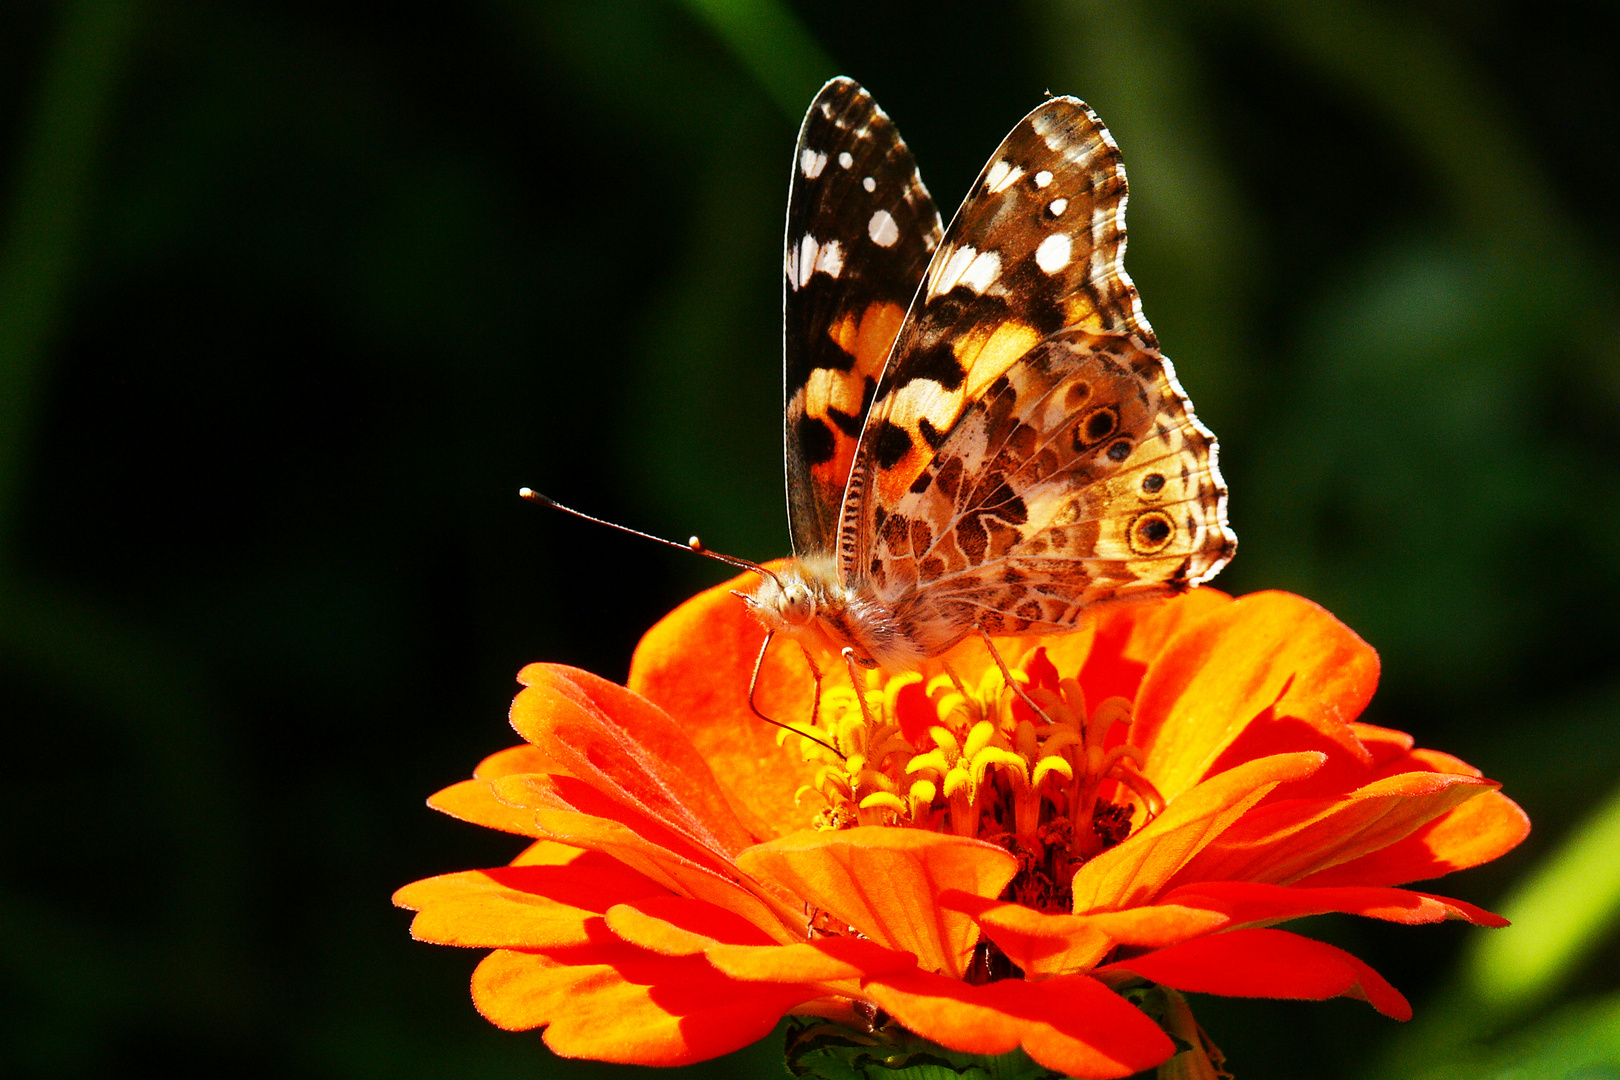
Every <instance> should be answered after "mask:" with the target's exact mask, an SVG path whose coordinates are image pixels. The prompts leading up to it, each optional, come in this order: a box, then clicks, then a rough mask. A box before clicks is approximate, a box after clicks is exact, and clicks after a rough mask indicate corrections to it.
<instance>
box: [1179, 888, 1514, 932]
mask: <svg viewBox="0 0 1620 1080" xmlns="http://www.w3.org/2000/svg"><path fill="white" fill-rule="evenodd" d="M1164 902H1165V903H1166V904H1178V905H1183V906H1185V907H1192V908H1203V909H1207V910H1208V911H1210V912H1220V913H1222V914H1224V915H1225V916H1226V917H1227V919H1228V920H1229V924H1230V925H1232V926H1242V925H1247V924H1258V923H1275V922H1282V921H1283V920H1285V919H1297V918H1301V917H1302V916H1305V915H1325V914H1327V913H1328V912H1340V913H1342V914H1346V915H1361V916H1365V917H1366V918H1369V919H1382V920H1384V921H1385V922H1398V923H1405V924H1407V925H1409V926H1410V925H1418V924H1420V923H1434V922H1441V921H1443V920H1445V919H1463V920H1466V921H1468V922H1471V923H1474V924H1475V925H1476V926H1506V925H1507V920H1506V919H1504V918H1502V917H1501V916H1500V915H1495V914H1492V913H1491V912H1489V911H1486V910H1485V909H1484V908H1480V907H1475V906H1474V905H1473V904H1469V903H1464V902H1463V901H1461V900H1451V899H1448V898H1447V897H1444V896H1433V895H1430V894H1429V893H1419V892H1408V891H1407V890H1405V889H1391V888H1383V887H1373V886H1341V887H1338V888H1321V889H1313V888H1303V887H1300V886H1293V885H1266V884H1261V883H1259V882H1253V881H1201V882H1198V883H1197V884H1194V885H1186V886H1183V887H1182V888H1179V889H1172V890H1171V891H1170V892H1169V893H1166V894H1165V897H1164Z"/></svg>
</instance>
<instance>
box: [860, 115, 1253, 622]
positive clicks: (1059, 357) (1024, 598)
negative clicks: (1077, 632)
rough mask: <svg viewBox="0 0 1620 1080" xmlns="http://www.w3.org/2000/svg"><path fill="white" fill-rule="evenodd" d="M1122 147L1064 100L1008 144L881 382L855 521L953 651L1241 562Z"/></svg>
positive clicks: (885, 588) (889, 595)
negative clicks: (1138, 268)
mask: <svg viewBox="0 0 1620 1080" xmlns="http://www.w3.org/2000/svg"><path fill="white" fill-rule="evenodd" d="M1126 198H1127V187H1126V181H1125V172H1124V167H1123V164H1122V163H1121V160H1120V156H1119V150H1118V148H1117V146H1116V145H1115V143H1114V141H1113V139H1112V138H1111V137H1110V136H1109V134H1108V132H1107V129H1106V128H1104V127H1103V125H1102V123H1101V121H1099V120H1098V119H1097V117H1096V115H1095V114H1094V113H1092V112H1091V110H1090V109H1089V108H1087V107H1086V106H1085V105H1084V104H1083V103H1082V102H1079V101H1077V100H1075V99H1073V98H1054V99H1051V100H1049V101H1047V102H1046V103H1045V104H1043V105H1042V106H1041V107H1040V108H1038V109H1036V110H1035V111H1034V112H1032V113H1030V114H1029V115H1028V116H1026V117H1025V118H1024V120H1023V121H1021V122H1020V123H1019V125H1018V126H1017V127H1015V128H1014V129H1013V131H1012V133H1011V134H1009V135H1008V137H1007V138H1006V140H1004V141H1003V143H1002V145H1001V147H1000V148H999V149H998V150H997V151H996V153H995V155H994V156H992V157H991V159H990V161H989V163H988V164H987V165H986V166H985V168H984V171H983V172H982V173H981V174H980V176H979V179H978V181H977V182H976V184H975V185H974V188H973V189H972V191H971V193H970V194H969V196H968V199H967V200H966V201H965V202H964V204H963V206H962V209H961V210H960V211H959V212H958V214H957V216H956V218H955V220H954V221H953V222H952V224H951V227H950V229H949V230H948V231H947V233H946V236H945V238H944V240H943V242H942V243H941V244H940V246H939V249H938V250H937V251H936V252H935V255H934V258H933V260H932V262H931V263H930V265H929V267H928V269H927V271H926V272H925V274H924V278H923V284H922V287H921V288H920V289H919V291H918V293H917V295H916V297H915V298H914V300H913V303H912V307H911V309H910V311H909V313H908V317H907V320H906V323H905V325H904V326H903V327H902V328H901V331H900V334H899V337H898V339H897V341H896V344H895V346H894V349H893V352H892V354H891V359H890V362H889V365H888V368H887V369H886V371H885V373H884V375H883V378H882V379H881V380H880V382H879V385H878V390H877V400H876V401H875V403H874V404H873V406H872V409H871V411H870V413H869V415H868V418H867V425H866V429H865V432H864V434H863V436H862V440H861V444H860V447H859V450H858V452H857V455H856V462H855V466H854V469H853V472H852V475H851V478H850V482H849V485H848V494H847V495H846V499H845V504H844V507H843V517H842V520H841V525H840V533H839V538H838V544H839V549H838V555H839V559H840V564H841V566H842V568H843V572H844V575H845V577H846V579H849V578H860V579H865V580H868V581H869V582H870V583H871V585H872V587H873V589H874V590H875V592H876V594H877V595H878V596H879V597H881V598H882V599H883V600H884V601H885V602H886V603H890V604H893V605H894V607H895V610H896V614H897V616H898V617H899V619H900V620H901V623H902V627H903V629H902V632H903V633H906V634H908V635H911V636H914V637H916V638H917V639H918V640H919V641H920V642H923V643H925V648H926V649H927V650H929V651H933V650H936V649H938V648H943V647H945V646H946V645H948V644H949V643H950V641H953V640H955V639H956V638H958V637H960V636H961V635H962V634H964V633H966V632H969V631H971V629H972V627H973V625H974V623H975V622H978V623H979V624H981V625H983V626H984V627H985V628H986V629H987V630H991V631H993V632H1007V633H1013V632H1020V631H1026V630H1035V631H1038V630H1049V629H1055V628H1059V627H1064V626H1068V625H1071V624H1072V622H1073V620H1074V618H1075V617H1077V615H1078V613H1079V611H1080V610H1081V609H1083V608H1084V607H1085V606H1086V605H1088V604H1090V603H1094V602H1096V601H1098V600H1101V599H1107V598H1111V597H1114V596H1126V595H1137V594H1145V593H1151V592H1155V591H1166V590H1168V589H1173V588H1177V587H1186V586H1187V585H1189V584H1193V583H1196V582H1198V581H1202V580H1204V579H1206V578H1208V577H1209V576H1211V575H1212V574H1213V573H1214V572H1215V571H1216V570H1218V569H1219V568H1220V566H1222V565H1224V564H1225V562H1226V560H1227V559H1228V558H1229V557H1230V554H1231V549H1232V546H1233V541H1232V538H1231V533H1230V530H1229V529H1228V528H1227V527H1226V522H1225V487H1224V485H1223V484H1222V483H1221V479H1220V474H1219V471H1218V469H1217V467H1216V464H1215V455H1214V440H1213V438H1212V437H1211V436H1210V435H1209V433H1208V431H1207V430H1205V429H1204V428H1203V427H1202V426H1201V425H1199V424H1198V422H1197V420H1196V419H1195V418H1194V417H1193V415H1192V411H1191V406H1190V404H1189V403H1188V401H1187V399H1186V396H1185V394H1183V393H1182V392H1181V389H1180V387H1179V386H1178V385H1177V384H1176V382H1175V377H1174V373H1173V371H1172V370H1171V368H1170V366H1169V363H1168V361H1167V360H1165V359H1164V358H1163V357H1162V356H1161V355H1160V354H1159V353H1158V351H1157V340H1156V338H1155V337H1154V335H1153V331H1152V329H1151V328H1150V327H1149V326H1148V324H1147V321H1146V319H1145V318H1144V317H1143V315H1142V311H1141V305H1140V302H1139V299H1138V296H1137V292H1136V288H1135V286H1134V285H1133V284H1132V283H1131V280H1130V277H1129V276H1128V275H1127V274H1126V273H1125V269H1124V266H1123V257H1124V251H1125V239H1126V238H1125V203H1126Z"/></svg>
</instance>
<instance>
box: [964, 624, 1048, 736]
mask: <svg viewBox="0 0 1620 1080" xmlns="http://www.w3.org/2000/svg"><path fill="white" fill-rule="evenodd" d="M973 629H975V630H977V631H978V632H979V636H980V637H982V638H984V647H985V648H987V649H989V650H990V655H991V657H992V658H994V659H995V662H996V667H998V668H1000V669H1001V677H1002V678H1003V679H1006V680H1007V685H1008V686H1010V687H1012V689H1013V693H1015V694H1017V695H1018V696H1019V697H1020V698H1022V699H1023V701H1024V704H1025V705H1028V706H1029V707H1030V710H1031V711H1032V712H1034V714H1035V715H1036V716H1038V717H1040V718H1041V719H1042V720H1045V721H1046V722H1047V723H1048V724H1050V723H1051V722H1052V718H1051V717H1050V716H1047V715H1046V710H1045V709H1043V708H1041V707H1040V706H1039V705H1037V704H1035V700H1034V699H1033V698H1031V697H1030V696H1029V695H1028V694H1026V693H1024V687H1023V684H1022V683H1018V682H1015V681H1013V677H1012V672H1011V671H1009V670H1007V661H1005V660H1003V659H1002V658H1001V652H1000V651H999V650H998V649H997V648H996V643H995V642H993V641H991V640H990V633H989V631H987V630H986V629H985V628H984V627H982V626H980V625H979V624H978V623H974V624H973Z"/></svg>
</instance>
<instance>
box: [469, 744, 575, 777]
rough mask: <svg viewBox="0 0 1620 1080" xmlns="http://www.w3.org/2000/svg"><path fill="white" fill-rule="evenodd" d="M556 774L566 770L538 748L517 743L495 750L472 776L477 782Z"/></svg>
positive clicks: (480, 763)
mask: <svg viewBox="0 0 1620 1080" xmlns="http://www.w3.org/2000/svg"><path fill="white" fill-rule="evenodd" d="M558 772H567V770H566V769H564V768H563V767H562V765H561V764H560V763H558V762H556V761H554V760H552V758H551V757H550V755H548V754H546V753H544V752H543V751H542V750H541V749H540V748H539V747H538V746H531V745H529V744H528V743H519V744H518V745H517V746H509V747H507V748H506V749H505V750H497V751H495V753H493V754H491V755H489V757H487V758H485V759H484V760H483V761H480V762H479V763H478V768H476V769H474V770H473V776H474V777H476V778H477V779H479V780H499V779H500V778H501V777H503V776H516V775H517V774H519V773H558Z"/></svg>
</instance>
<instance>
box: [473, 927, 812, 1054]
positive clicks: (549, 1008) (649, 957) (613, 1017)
mask: <svg viewBox="0 0 1620 1080" xmlns="http://www.w3.org/2000/svg"><path fill="white" fill-rule="evenodd" d="M600 934H601V935H602V936H603V937H605V938H606V939H607V940H605V941H600V942H597V943H593V944H590V945H584V946H577V947H574V948H570V949H559V950H548V951H545V952H518V951H513V950H506V949H502V950H500V951H497V952H493V953H490V954H489V955H488V956H487V957H485V958H484V960H483V962H482V963H480V964H479V965H478V969H477V970H476V971H475V972H473V980H472V992H473V1004H475V1005H476V1006H477V1007H478V1011H479V1012H481V1013H483V1014H484V1016H485V1017H486V1018H487V1019H489V1021H490V1022H491V1023H493V1024H495V1025H496V1026H498V1027H502V1028H506V1029H507V1030H509V1031H525V1030H528V1029H531V1028H536V1027H540V1026H542V1025H549V1027H547V1030H546V1034H545V1040H546V1045H547V1046H549V1047H551V1049H552V1050H553V1051H555V1052H556V1053H558V1054H561V1055H562V1056H563V1057H585V1058H595V1059H597V1060H599V1061H615V1062H624V1063H628V1064H635V1065H688V1064H691V1063H692V1062H696V1061H704V1060H707V1059H709V1058H713V1057H719V1056H720V1055H721V1054H726V1053H730V1052H731V1051H733V1050H737V1049H740V1048H742V1047H744V1046H747V1045H748V1044H749V1043H751V1042H753V1041H755V1040H756V1039H759V1038H762V1037H764V1036H765V1035H768V1034H769V1033H770V1031H771V1029H772V1028H773V1027H775V1026H776V1022H777V1020H779V1019H780V1018H781V1017H782V1015H783V1014H784V1013H785V1012H787V1011H788V1010H789V1009H791V1008H792V1007H793V1006H795V1005H798V1004H800V1003H801V1002H803V1001H808V1000H811V999H812V998H814V997H815V996H817V992H816V991H815V990H814V989H810V988H803V987H787V986H777V987H773V986H769V985H765V984H760V983H741V982H736V981H735V980H732V979H728V978H726V977H725V976H723V975H721V974H720V973H718V972H717V971H715V970H714V969H713V968H712V967H710V966H709V965H708V964H707V963H706V962H705V961H704V960H703V959H702V958H701V957H666V956H657V955H655V954H653V953H649V952H647V951H645V950H643V949H638V948H636V947H635V946H633V945H627V944H625V943H624V942H622V941H619V940H617V939H614V938H612V936H611V935H609V934H608V933H607V931H606V929H605V928H603V929H602V930H601V931H600Z"/></svg>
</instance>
